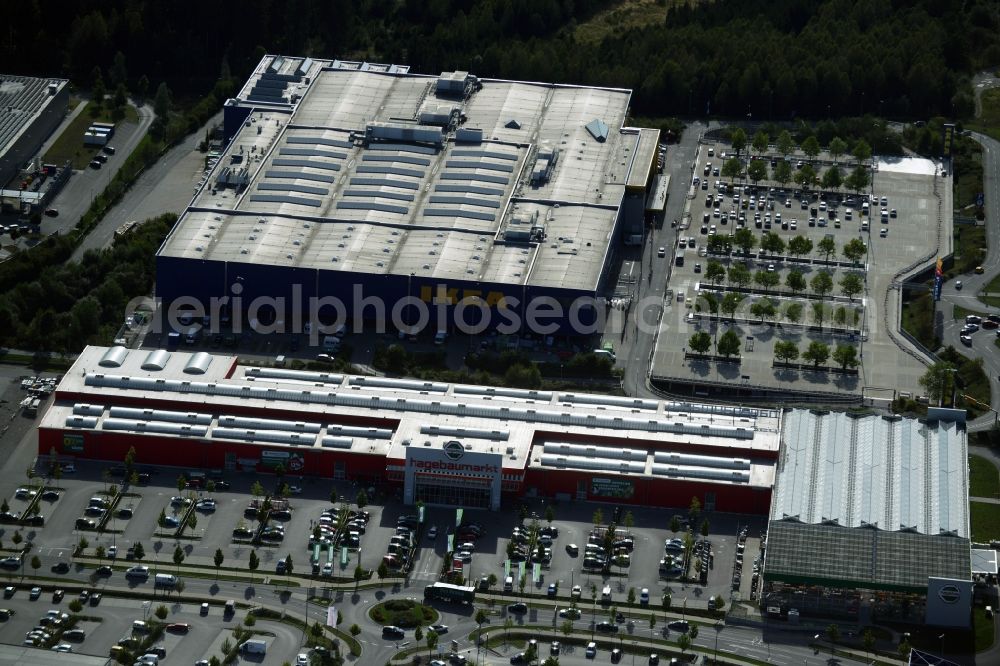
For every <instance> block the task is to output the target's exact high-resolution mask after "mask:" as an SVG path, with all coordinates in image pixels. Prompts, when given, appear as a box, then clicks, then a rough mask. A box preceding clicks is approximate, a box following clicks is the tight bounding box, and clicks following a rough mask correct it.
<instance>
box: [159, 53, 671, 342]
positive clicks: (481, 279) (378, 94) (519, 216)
mask: <svg viewBox="0 0 1000 666" xmlns="http://www.w3.org/2000/svg"><path fill="white" fill-rule="evenodd" d="M630 97H631V93H630V91H629V90H622V89H614V88H597V87H583V86H569V85H558V84H550V83H537V82H520V81H506V80H494V79H480V78H477V77H476V76H474V75H472V74H469V73H467V72H445V73H442V74H441V75H439V76H427V75H418V74H413V73H411V72H410V71H409V68H408V67H405V66H399V65H380V64H374V63H360V62H346V61H339V60H314V59H310V58H289V57H282V56H266V57H264V58H263V59H262V60H261V62H260V63H259V65H258V67H257V68H256V70H255V72H254V74H253V75H252V76H251V78H250V79H249V81H248V82H247V83H246V85H245V86H244V87H243V89H242V90H241V91H240V92H239V93H238V95H237V96H236V97H235V98H233V99H230V100H228V101H227V103H226V105H225V109H224V117H225V138H226V141H227V147H226V149H225V150H224V151H223V152H222V154H221V155H220V159H219V160H218V162H217V164H216V166H215V168H214V169H213V170H212V172H211V173H210V174H209V175H208V177H207V179H206V180H205V182H204V183H203V185H202V186H201V187H200V189H199V190H198V191H197V192H196V194H195V196H194V198H193V199H192V201H191V202H190V205H189V206H188V207H187V209H186V210H185V212H184V213H183V214H182V216H181V218H180V220H179V221H178V223H177V225H176V226H175V228H174V230H173V232H172V233H171V234H170V236H169V237H168V238H167V239H166V241H165V242H164V244H163V246H162V247H161V248H160V250H159V252H158V255H157V289H156V291H157V295H158V296H159V297H161V298H162V299H163V301H164V303H167V304H169V303H178V302H181V301H180V299H186V301H187V302H189V303H196V304H198V305H200V306H201V307H204V308H205V311H206V312H212V311H213V310H212V305H211V304H212V302H213V299H216V301H215V302H217V303H221V304H222V308H223V310H224V311H225V310H226V309H229V310H230V311H232V313H233V316H234V320H235V318H236V316H237V315H240V314H241V313H243V314H246V313H247V312H248V311H249V310H250V309H251V308H254V306H253V305H252V303H254V302H256V303H258V304H259V303H261V302H263V301H262V299H270V300H269V301H267V306H266V307H264V308H263V309H260V310H254V312H253V314H250V315H249V316H248V317H246V319H245V320H247V321H249V320H250V319H255V320H260V321H261V322H266V323H273V322H281V323H282V324H284V325H285V326H286V330H287V328H288V327H290V326H291V325H292V324H291V322H293V321H302V322H304V321H310V319H309V314H310V312H311V310H310V306H309V303H310V302H311V300H312V299H319V298H335V299H338V301H339V302H340V303H342V304H343V305H344V306H345V309H346V317H347V318H348V319H351V320H352V321H353V322H355V323H356V324H357V323H359V322H361V321H371V320H375V321H380V322H383V323H385V322H388V323H389V324H392V323H396V324H397V328H407V329H413V328H417V329H424V328H436V329H440V328H445V329H453V328H454V327H455V326H456V322H464V323H465V324H467V325H468V327H469V328H474V327H483V328H484V329H485V328H498V327H500V326H504V325H506V326H509V327H510V330H511V332H513V331H514V330H523V327H522V326H521V324H522V323H523V322H524V321H526V320H527V319H529V318H531V316H532V310H531V307H532V306H531V305H529V303H530V304H532V305H535V304H537V305H538V306H541V307H545V308H551V309H554V310H555V313H554V314H553V315H552V316H551V317H547V318H546V322H552V323H553V324H554V328H552V329H551V330H548V331H545V333H547V334H557V335H558V334H565V335H572V334H576V333H592V332H595V330H599V328H600V322H601V316H600V314H601V313H600V308H601V307H602V306H603V301H604V296H605V294H606V293H608V292H609V287H613V284H609V281H610V282H613V278H614V275H615V273H616V270H615V263H616V255H617V250H618V247H619V246H620V245H622V244H623V243H626V242H628V243H635V242H640V243H641V242H642V238H643V232H644V221H645V218H646V217H647V215H648V214H650V213H648V212H647V211H651V212H652V214H655V212H656V211H657V210H659V211H660V214H662V204H663V198H664V193H665V186H664V184H663V182H662V180H661V181H657V182H659V183H661V187H660V194H657V192H656V187H655V184H654V175H655V174H656V171H657V155H658V149H659V131H658V130H651V129H640V128H631V127H627V126H625V121H626V116H627V114H628V108H629V101H630ZM651 189H652V192H651ZM647 202H649V203H647ZM219 299H229V300H228V301H224V300H219ZM366 299H376V300H378V301H380V302H381V303H383V304H385V309H384V310H380V309H379V307H378V306H374V305H372V306H366V307H362V306H363V304H364V303H366V302H370V301H366ZM403 299H409V300H410V301H412V302H413V303H414V304H415V307H414V308H413V309H412V310H410V309H406V311H405V312H401V313H399V316H398V317H394V313H393V312H392V308H393V307H394V305H395V304H397V303H400V302H402V300H403ZM419 303H427V304H432V305H433V306H434V307H435V309H436V310H443V311H444V322H443V324H442V323H439V322H438V321H437V319H436V318H434V319H420V317H419V310H418V305H419ZM571 309H572V310H573V313H572V314H571V313H570V310H571ZM215 311H217V310H215ZM327 314H329V313H327ZM285 322H287V324H285ZM574 322H576V323H575V324H574ZM460 328H461V327H460ZM581 329H586V330H581ZM462 330H465V329H462Z"/></svg>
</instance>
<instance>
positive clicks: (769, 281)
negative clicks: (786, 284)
mask: <svg viewBox="0 0 1000 666" xmlns="http://www.w3.org/2000/svg"><path fill="white" fill-rule="evenodd" d="M753 281H754V282H756V283H757V284H758V285H759V286H760V288H761V289H763V290H764V292H765V293H766V292H767V291H768V290H769V289H772V288H773V287H776V286H778V283H779V282H781V276H780V275H778V274H777V273H773V272H771V271H757V272H756V273H754V276H753Z"/></svg>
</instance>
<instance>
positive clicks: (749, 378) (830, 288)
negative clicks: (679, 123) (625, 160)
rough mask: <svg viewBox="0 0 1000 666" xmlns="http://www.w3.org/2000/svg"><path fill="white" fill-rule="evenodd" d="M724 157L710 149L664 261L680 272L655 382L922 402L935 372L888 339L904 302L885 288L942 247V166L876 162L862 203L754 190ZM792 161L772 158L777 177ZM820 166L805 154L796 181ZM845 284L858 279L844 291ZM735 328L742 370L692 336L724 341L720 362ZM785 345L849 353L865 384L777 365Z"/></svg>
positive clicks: (815, 191)
mask: <svg viewBox="0 0 1000 666" xmlns="http://www.w3.org/2000/svg"><path fill="white" fill-rule="evenodd" d="M726 150H727V147H726V146H722V145H718V144H711V143H709V144H704V145H702V146H701V150H700V151H699V157H698V159H697V161H696V163H695V165H694V169H693V172H692V183H691V189H690V191H689V196H688V201H687V211H688V213H687V216H686V218H685V221H684V223H683V224H682V225H681V229H680V230H679V231H678V242H677V244H676V245H675V246H674V247H672V248H663V252H662V255H663V256H662V259H660V260H662V261H668V262H670V277H669V281H668V290H667V294H668V296H667V298H666V302H665V303H664V305H665V312H664V316H663V320H662V322H661V326H660V331H659V333H658V338H657V345H656V349H655V351H654V358H653V372H652V374H653V375H654V376H655V377H656V378H657V379H658V380H659V381H660V382H663V383H669V382H674V381H676V382H679V384H678V385H680V384H685V383H686V384H688V385H690V383H692V382H693V383H695V384H709V385H712V384H715V385H719V386H722V385H725V386H730V387H731V386H732V385H733V384H745V385H758V386H761V387H765V388H770V389H777V390H782V391H788V390H805V391H810V392H824V393H825V392H837V393H849V394H859V393H860V392H861V390H862V387H865V386H868V387H893V388H899V389H902V390H907V389H909V390H912V391H916V392H918V393H919V391H920V388H919V385H918V382H917V379H918V378H919V376H920V375H921V373H922V370H923V366H922V365H921V364H920V363H919V362H918V361H917V360H916V359H915V358H913V357H911V356H910V355H909V354H907V353H906V352H904V351H903V350H902V349H900V347H899V346H898V345H897V344H896V342H894V341H893V339H892V338H890V336H889V335H888V333H887V332H886V330H885V328H886V326H885V322H886V321H889V322H890V325H891V326H894V325H895V323H894V322H895V314H894V312H895V307H896V303H895V299H888V301H887V299H886V290H887V289H888V288H889V285H890V283H891V282H892V278H893V276H894V275H895V273H896V272H898V271H899V270H901V269H903V268H906V267H908V266H909V265H910V264H912V263H913V262H914V261H915V260H916V259H918V258H919V257H921V256H926V255H928V253H929V252H931V250H932V249H933V248H934V247H935V246H936V245H937V243H938V233H939V224H938V209H937V203H938V200H937V197H936V195H935V184H934V181H935V178H940V177H939V176H935V174H934V168H933V167H934V165H933V163H931V162H929V161H927V160H910V159H903V160H894V161H887V160H881V159H877V160H876V165H877V168H876V170H875V172H874V173H873V174H872V175H873V185H872V186H871V187H870V188H866V189H865V191H863V192H860V193H857V192H853V191H851V190H849V189H847V188H844V187H838V188H830V187H828V188H825V189H824V188H822V187H820V186H818V185H817V186H816V187H814V188H811V189H810V190H803V188H802V187H800V186H798V185H795V184H791V183H785V184H780V183H777V182H774V181H770V180H767V179H765V180H762V181H760V182H758V183H756V184H753V183H750V182H749V181H741V180H736V181H735V182H734V181H733V179H731V178H726V177H724V176H722V175H721V174H722V164H723V163H724V161H725V159H726V158H727V157H731V155H727V156H726V157H723V155H724V153H725V151H726ZM780 159H781V158H780V156H777V155H768V156H765V158H764V160H763V161H764V163H765V164H767V163H768V162H770V165H769V166H770V168H769V169H768V173H770V172H771V168H773V165H774V164H777V162H778V161H779V160H780ZM808 161H809V160H808V159H807V158H805V157H804V156H802V155H796V154H793V155H792V156H791V157H790V158H789V162H790V163H791V166H792V173H793V174H794V173H795V172H796V171H798V170H799V168H801V167H800V165H802V166H805V164H806V163H807V162H808ZM832 163H833V160H832V158H831V157H830V156H829V155H826V154H823V153H821V154H820V155H819V156H818V157H817V160H816V162H815V163H814V164H815V165H816V171H817V172H818V173H819V175H820V177H821V176H822V175H823V173H825V171H826V170H828V169H830V168H831V165H832ZM853 166H854V164H853V158H842V159H841V161H840V169H841V171H842V172H844V173H845V174H847V173H849V172H850V170H851V169H853ZM946 190H947V191H950V189H949V188H946V187H944V186H938V187H937V188H936V191H938V192H940V193H942V196H941V199H942V200H941V204H942V206H941V211H942V213H941V214H942V216H943V219H944V220H947V222H942V225H943V226H941V229H940V237H941V239H942V241H941V242H943V243H950V205H951V202H950V194H948V192H946ZM866 202H870V203H869V209H868V211H867V213H866V211H865V210H864V204H865V203H866ZM883 210H884V215H883ZM946 212H947V213H948V214H946ZM944 226H947V229H945V228H944ZM741 235H742V236H743V237H744V238H751V239H752V240H750V242H749V248H748V249H744V248H746V245H744V246H743V247H741V245H740V243H739V242H738V241H739V240H740V239H741ZM724 237H730V238H731V241H732V242H731V243H730V244H729V247H725V248H724V245H725V244H724V243H723V238H724ZM793 239H794V240H793ZM852 241H853V242H854V245H858V242H859V241H860V243H862V244H863V246H860V247H861V256H860V257H859V258H858V259H857V260H856V261H855V260H854V259H853V258H851V257H848V256H845V253H844V249H845V247H848V246H849V244H851V243H852ZM824 246H827V248H826V249H828V250H831V251H824ZM658 254H659V253H658ZM720 267H721V271H720ZM734 268H735V271H734V270H733V269H734ZM744 269H745V270H744ZM823 273H825V274H827V275H829V278H830V279H829V280H828V281H827V280H826V278H825V277H824V276H820V277H819V278H818V281H817V276H818V275H820V274H823ZM793 274H794V275H793ZM790 276H792V277H791V278H790ZM847 276H856V277H848V283H844V278H845V277H847ZM824 282H826V284H825V285H824V284H823V283H824ZM852 282H853V284H850V283H852ZM845 284H850V286H846V287H845V286H844V285H845ZM859 287H860V288H859ZM727 293H736V294H738V295H739V296H741V297H742V298H740V299H739V303H738V305H736V306H735V307H732V304H729V305H730V307H729V308H725V307H721V305H722V304H723V299H724V297H725V295H726V294H727ZM706 296H707V298H706ZM769 304H770V305H769ZM886 304H887V305H888V308H889V309H890V312H888V313H887V312H885V311H884V310H885V306H886ZM713 310H715V311H716V312H718V311H720V310H721V316H714V317H712V316H709V315H710V312H711V311H713ZM730 329H731V330H732V331H733V332H734V333H735V334H736V336H737V339H738V341H739V346H738V349H737V350H736V353H735V354H733V355H731V360H729V361H722V360H714V359H710V358H704V357H698V356H697V355H694V354H692V353H691V351H692V349H691V340H692V335H693V334H695V333H697V332H699V331H704V332H706V333H708V334H709V336H710V337H711V339H712V342H713V346H712V347H711V348H710V349H709V351H708V354H715V353H716V351H715V347H714V343H715V342H716V341H717V340H718V339H719V337H720V336H721V335H722V334H723V333H725V332H726V331H728V330H730ZM777 342H785V343H787V342H791V343H793V344H794V345H795V347H796V348H797V350H798V352H799V354H800V355H801V354H802V353H803V352H805V351H806V350H807V349H808V348H809V347H810V345H811V344H812V343H814V342H816V343H822V344H824V345H827V347H828V349H829V351H830V352H831V353H832V352H833V351H834V350H835V349H836V347H837V346H838V345H840V346H845V347H846V346H851V347H853V348H854V349H855V352H856V354H857V355H858V357H859V358H860V359H861V364H860V366H859V367H858V370H857V374H853V373H845V372H840V371H839V364H838V363H837V362H836V361H835V360H834V359H833V358H830V359H829V360H827V361H826V363H823V364H821V368H820V369H815V368H814V367H812V366H813V363H812V362H811V361H810V360H806V359H802V358H801V357H800V358H799V359H794V360H793V364H792V365H787V364H784V363H775V362H774V361H775V343H777ZM786 346H787V345H786ZM720 358H721V357H720ZM822 366H830V367H832V368H834V370H826V369H824V368H823V367H822ZM890 395H891V391H890Z"/></svg>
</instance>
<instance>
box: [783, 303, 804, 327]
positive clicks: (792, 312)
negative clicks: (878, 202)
mask: <svg viewBox="0 0 1000 666" xmlns="http://www.w3.org/2000/svg"><path fill="white" fill-rule="evenodd" d="M785 319H787V320H788V321H790V322H791V323H793V324H797V323H799V321H800V320H801V319H802V304H801V303H789V304H788V307H786V308H785Z"/></svg>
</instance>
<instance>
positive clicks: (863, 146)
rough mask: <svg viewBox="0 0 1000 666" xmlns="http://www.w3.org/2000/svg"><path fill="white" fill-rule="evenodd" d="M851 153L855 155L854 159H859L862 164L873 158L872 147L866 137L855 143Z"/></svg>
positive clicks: (859, 163)
mask: <svg viewBox="0 0 1000 666" xmlns="http://www.w3.org/2000/svg"><path fill="white" fill-rule="evenodd" d="M851 154H852V155H854V159H855V160H857V162H858V165H859V166H860V165H862V164H863V163H865V162H867V161H868V160H869V159H870V158H871V156H872V147H871V146H869V145H868V142H867V141H865V140H864V139H858V142H857V143H855V144H854V149H853V150H851Z"/></svg>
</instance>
